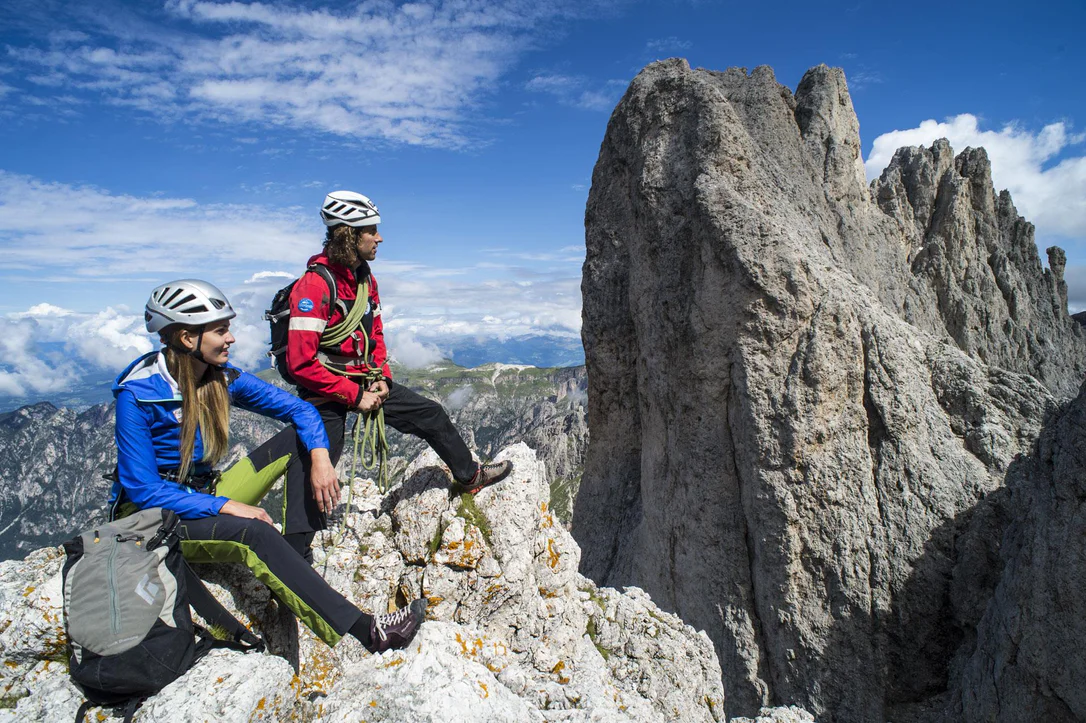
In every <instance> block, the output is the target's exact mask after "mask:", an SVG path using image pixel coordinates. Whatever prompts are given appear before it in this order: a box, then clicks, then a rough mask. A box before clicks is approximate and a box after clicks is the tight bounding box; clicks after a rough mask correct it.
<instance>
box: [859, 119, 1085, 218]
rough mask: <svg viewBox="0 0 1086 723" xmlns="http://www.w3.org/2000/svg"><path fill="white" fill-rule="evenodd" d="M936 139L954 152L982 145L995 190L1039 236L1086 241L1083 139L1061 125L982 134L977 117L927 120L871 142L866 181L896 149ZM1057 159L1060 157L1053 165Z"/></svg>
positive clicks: (1012, 126) (1009, 128)
mask: <svg viewBox="0 0 1086 723" xmlns="http://www.w3.org/2000/svg"><path fill="white" fill-rule="evenodd" d="M939 138H946V139H947V140H949V141H950V144H951V146H952V147H953V148H954V151H955V152H961V151H963V150H965V148H966V147H967V146H972V147H977V146H983V147H984V149H985V150H986V151H987V152H988V158H989V159H990V160H991V162H992V179H993V181H994V183H995V186H996V189H997V190H998V189H1004V188H1005V189H1007V190H1008V191H1010V192H1011V196H1012V197H1013V198H1014V202H1015V206H1016V207H1017V208H1018V212H1019V213H1020V214H1022V215H1023V216H1024V217H1025V218H1027V219H1028V220H1030V221H1032V222H1033V223H1034V224H1035V225H1036V226H1037V229H1038V232H1039V233H1041V234H1056V235H1061V236H1070V237H1079V238H1083V237H1086V156H1084V155H1083V154H1082V152H1081V151H1082V148H1081V146H1080V145H1079V144H1081V143H1082V142H1083V140H1084V138H1086V136H1084V135H1076V134H1072V133H1071V132H1070V128H1069V127H1068V126H1067V125H1066V124H1064V123H1052V124H1050V125H1047V126H1045V127H1044V128H1042V129H1041V130H1040V131H1038V132H1036V133H1032V132H1030V131H1028V130H1026V129H1024V128H1022V127H1020V126H1018V125H1016V124H1014V123H1011V124H1007V125H1005V126H1003V128H1002V129H1000V130H998V131H993V130H981V128H980V126H979V123H978V120H977V117H976V116H974V115H970V114H968V113H964V114H962V115H958V116H954V117H952V118H949V119H948V120H946V121H945V122H942V123H940V122H937V121H934V120H926V121H924V122H923V123H921V124H920V125H919V126H918V127H916V128H910V129H908V130H899V131H892V132H890V133H884V134H883V135H881V136H879V137H878V138H876V139H875V142H874V144H873V146H872V150H871V154H870V156H869V158H868V159H867V161H866V162H865V164H864V165H865V166H866V168H867V175H868V178H875V177H877V176H878V175H879V174H880V173H881V172H882V170H883V169H884V168H885V167H886V165H887V164H888V163H889V162H890V159H891V158H893V155H894V151H896V150H897V149H898V148H900V147H901V146H918V145H922V146H928V145H931V143H932V142H934V141H935V140H937V139H939ZM1076 151H1078V154H1077V155H1075V152H1076ZM1061 155H1063V156H1065V157H1064V158H1063V159H1062V160H1059V161H1058V162H1056V163H1054V164H1053V162H1054V161H1055V160H1056V159H1057V158H1058V157H1059V156H1061Z"/></svg>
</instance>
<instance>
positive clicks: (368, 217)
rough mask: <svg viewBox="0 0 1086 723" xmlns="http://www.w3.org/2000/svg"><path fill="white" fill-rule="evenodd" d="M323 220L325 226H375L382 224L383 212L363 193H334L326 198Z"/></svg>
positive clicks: (322, 212)
mask: <svg viewBox="0 0 1086 723" xmlns="http://www.w3.org/2000/svg"><path fill="white" fill-rule="evenodd" d="M321 218H323V219H324V225H325V226H338V225H340V224H341V223H345V224H347V225H348V226H374V225H376V224H379V223H381V212H380V211H378V210H377V206H375V205H374V203H373V201H371V200H369V199H368V198H366V197H365V196H363V195H362V194H361V193H355V192H354V191H332V192H331V193H329V194H328V195H327V196H325V197H324V205H322V206H321Z"/></svg>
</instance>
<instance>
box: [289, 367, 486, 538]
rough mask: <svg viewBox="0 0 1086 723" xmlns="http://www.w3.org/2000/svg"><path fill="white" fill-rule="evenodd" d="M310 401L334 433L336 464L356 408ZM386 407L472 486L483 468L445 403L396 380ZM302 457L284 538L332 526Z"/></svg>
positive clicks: (292, 470)
mask: <svg viewBox="0 0 1086 723" xmlns="http://www.w3.org/2000/svg"><path fill="white" fill-rule="evenodd" d="M303 398H304V397H303ZM308 401H310V402H313V403H314V404H316V405H317V410H318V411H320V414H321V419H323V420H324V429H325V431H326V432H327V433H328V454H329V455H330V456H331V458H332V464H336V463H338V462H339V457H340V454H341V453H342V452H343V439H344V435H345V432H346V423H347V413H348V412H349V411H350V410H349V409H348V407H347V405H345V404H340V403H338V402H332V401H327V400H320V399H313V398H309V399H308ZM383 406H384V410H385V424H387V425H388V426H390V427H392V428H393V429H395V430H396V431H397V432H401V433H402V434H410V435H413V436H415V437H420V438H422V439H423V440H425V441H426V443H427V444H429V445H430V448H431V449H433V450H434V451H435V452H437V456H438V457H440V458H441V461H442V462H444V463H445V464H447V465H449V469H450V470H451V471H452V474H453V479H455V480H456V481H457V482H468V481H470V480H471V478H472V477H474V476H475V472H476V471H477V470H478V469H479V465H478V463H476V461H475V460H474V459H473V458H472V456H471V450H469V449H468V445H467V444H465V443H464V439H463V437H461V436H460V432H458V431H457V430H456V427H454V426H453V423H452V421H451V420H450V419H449V415H448V414H447V413H446V412H445V409H444V408H443V407H442V406H441V405H440V404H438V403H437V402H435V401H433V400H430V399H427V398H426V397H424V396H422V395H421V394H417V393H415V392H413V391H411V390H410V389H408V388H407V387H405V386H403V385H400V384H397V383H396V382H388V399H386V400H385V403H384V405H383ZM284 431H286V430H284ZM299 444H300V443H299ZM298 458H299V459H300V460H301V464H300V465H296V464H292V465H290V467H288V468H287V481H286V494H287V504H286V508H287V511H286V523H285V527H284V529H283V532H284V534H292V533H306V532H313V531H315V530H323V529H324V528H325V527H326V525H327V521H326V519H325V516H324V514H323V513H322V512H321V511H320V510H319V509H318V508H317V502H316V500H315V499H313V490H312V488H310V486H309V454H308V452H305V451H304V450H302V449H300V450H299V453H298Z"/></svg>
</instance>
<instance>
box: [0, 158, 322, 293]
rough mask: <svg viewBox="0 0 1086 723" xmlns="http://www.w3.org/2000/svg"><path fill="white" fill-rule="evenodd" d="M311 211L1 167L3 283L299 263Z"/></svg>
mask: <svg viewBox="0 0 1086 723" xmlns="http://www.w3.org/2000/svg"><path fill="white" fill-rule="evenodd" d="M316 230H317V227H316V226H314V224H313V221H312V212H311V211H310V212H306V211H303V210H302V209H297V208H295V209H285V210H284V209H277V208H267V207H262V206H257V205H242V204H199V203H197V202H196V201H194V200H192V199H186V198H158V197H153V196H144V197H137V196H130V195H124V194H114V193H110V192H109V191H106V190H103V189H100V188H96V187H94V186H77V185H70V184H64V183H51V182H47V181H42V180H39V179H36V178H32V177H30V176H24V175H20V174H14V173H8V172H5V171H2V170H0V247H3V248H4V271H3V272H0V278H5V277H7V278H13V277H14V278H20V277H22V278H25V274H26V272H33V273H34V274H35V275H36V276H37V277H38V278H41V279H43V280H45V281H49V280H59V281H68V280H72V279H75V280H99V281H108V280H113V279H119V278H125V277H129V278H131V277H141V278H142V277H146V275H147V273H148V270H150V269H153V270H154V271H153V273H154V277H153V278H155V279H161V280H165V279H164V278H162V277H164V276H170V275H174V274H184V273H187V272H188V271H189V270H191V269H193V268H224V267H226V268H231V267H238V266H244V265H246V264H253V263H259V264H260V265H264V264H267V263H268V261H269V259H275V260H281V261H282V262H283V264H284V266H288V267H290V268H294V267H297V266H299V265H301V264H303V263H304V261H305V259H306V250H307V249H310V248H312V247H313V245H314V243H315V242H314V233H315V232H316Z"/></svg>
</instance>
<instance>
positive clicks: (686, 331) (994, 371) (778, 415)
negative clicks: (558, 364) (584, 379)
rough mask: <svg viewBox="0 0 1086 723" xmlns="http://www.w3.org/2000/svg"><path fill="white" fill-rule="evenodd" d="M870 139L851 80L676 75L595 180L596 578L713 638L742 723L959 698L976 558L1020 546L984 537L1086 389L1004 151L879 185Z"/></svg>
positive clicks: (651, 92) (946, 153)
mask: <svg viewBox="0 0 1086 723" xmlns="http://www.w3.org/2000/svg"><path fill="white" fill-rule="evenodd" d="M859 148H860V145H859V136H858V124H857V122H856V119H855V113H854V112H853V109H852V104H851V101H850V100H849V98H848V92H847V86H846V84H845V79H844V76H843V74H842V73H841V71H839V70H833V69H829V68H825V67H819V68H815V69H813V70H811V71H810V72H808V73H807V75H805V76H804V79H803V81H801V83H800V87H799V88H797V90H796V92H795V93H794V94H793V93H792V92H791V91H790V90H789V89H788V88H785V87H783V86H781V85H779V84H778V83H777V82H776V80H775V78H774V77H773V73H772V71H771V70H770V69H768V68H757V69H755V70H754V71H753V72H751V73H749V74H748V73H747V72H746V70H745V69H730V70H727V71H723V72H713V71H707V70H700V69H699V70H692V69H690V67H689V66H688V65H687V64H686V63H684V62H683V61H678V60H671V61H665V62H661V63H655V64H652V65H650V66H648V67H646V68H645V69H644V70H643V71H642V72H641V73H640V74H639V75H638V76H637V77H636V78H635V79H634V80H633V82H632V83H631V85H630V88H629V89H628V91H627V93H626V95H625V96H624V97H623V99H622V101H621V102H620V103H619V105H618V107H617V108H616V109H615V112H614V114H613V115H612V117H611V120H610V123H609V125H608V128H607V133H606V135H605V137H604V139H603V143H602V144H601V148H600V155H599V159H598V161H597V164H596V167H595V170H594V172H593V180H592V190H591V192H590V194H589V200H588V207H587V209H586V213H585V238H586V251H587V253H586V260H585V266H584V273H583V280H582V295H583V299H584V305H583V316H584V324H583V327H582V334H583V338H584V344H585V354H586V361H587V369H588V392H589V393H588V403H589V409H588V417H589V419H590V420H591V442H590V444H589V447H588V453H587V457H586V462H585V473H584V478H583V483H582V487H581V491H580V494H579V496H578V498H577V502H576V509H575V514H574V523H573V525H574V526H573V532H574V535H575V537H576V539H577V540H578V542H579V543H580V544H581V548H582V551H583V557H582V563H581V569H582V570H583V571H584V573H585V574H586V575H588V576H589V577H591V578H593V579H595V580H597V581H598V582H599V583H601V584H606V585H619V586H621V585H637V586H639V587H642V588H644V589H645V590H646V591H647V592H649V594H651V595H652V598H653V600H654V601H655V602H656V603H657V604H659V605H660V606H661V607H664V608H665V609H668V610H670V611H673V612H675V613H677V614H679V615H680V616H681V617H682V618H683V619H684V620H686V621H688V622H690V623H691V624H693V625H695V626H696V627H699V628H700V627H704V628H705V630H706V631H707V632H708V634H709V636H710V637H711V638H712V639H713V641H714V643H715V645H716V649H717V652H718V655H719V656H720V661H721V667H722V670H723V674H724V679H725V688H726V690H727V691H728V699H727V705H728V714H729V716H734V715H752V714H753V713H755V712H757V710H758V708H759V706H761V705H764V704H766V703H774V704H782V703H794V704H797V705H802V706H804V707H805V708H807V709H808V710H810V711H811V712H812V713H814V714H815V716H816V717H817V718H818V719H819V720H822V719H826V720H836V721H883V720H889V719H893V720H921V719H922V718H919V717H917V716H919V715H920V713H921V712H922V711H923V710H928V709H932V708H933V707H935V708H938V707H939V706H940V705H942V702H944V701H945V700H947V699H949V698H953V695H954V691H955V689H956V688H955V686H956V683H954V675H955V674H956V673H955V671H956V670H957V668H956V667H955V666H957V665H958V662H957V661H960V659H961V656H966V655H971V654H972V653H971V651H970V650H969V649H968V645H970V644H971V643H970V642H968V640H970V638H969V636H968V635H965V636H964V637H963V634H962V632H961V630H962V628H961V627H959V625H960V623H959V621H960V620H962V618H961V616H958V617H956V616H955V611H954V609H955V607H956V606H960V607H962V608H969V609H971V610H976V609H977V607H978V606H979V607H983V606H984V605H985V604H987V601H988V599H989V598H988V597H985V596H984V595H983V594H982V593H976V592H974V593H971V595H972V597H970V595H966V594H964V593H962V592H961V591H962V590H964V589H967V588H968V586H967V585H957V584H952V580H953V578H954V575H955V572H954V570H955V567H956V565H959V564H961V565H963V567H959V568H958V569H959V570H961V569H965V568H969V569H973V570H975V573H976V575H977V576H978V577H979V578H984V579H995V578H998V576H999V571H998V569H996V567H994V566H995V565H997V563H996V562H994V560H996V559H997V558H998V554H995V555H992V554H985V555H980V554H979V553H978V555H977V556H976V557H970V559H969V562H968V563H964V562H962V558H964V557H965V555H964V553H963V552H962V550H963V549H964V548H963V546H964V547H970V549H974V550H988V551H990V550H991V549H992V548H991V547H990V545H989V544H988V543H989V542H991V540H993V539H994V540H998V539H999V536H998V533H996V532H994V531H993V527H989V528H988V529H987V531H986V532H985V533H984V535H989V537H984V535H981V537H982V538H983V539H984V540H987V542H982V541H980V540H974V541H973V542H972V543H969V544H966V542H965V541H964V540H963V539H962V538H961V535H962V530H963V529H965V528H966V527H968V526H969V523H970V521H971V520H972V519H973V518H974V516H975V515H977V516H980V517H984V515H983V514H982V512H981V511H980V507H979V506H980V502H981V501H982V500H984V499H985V498H986V497H987V496H989V495H991V494H993V493H996V492H997V491H998V490H1000V489H1001V488H1002V487H1003V485H1004V484H1005V478H1006V476H1007V475H1008V471H1009V470H1010V468H1011V466H1012V464H1013V462H1014V460H1015V457H1016V455H1019V454H1029V453H1030V452H1031V451H1032V450H1033V445H1034V442H1035V441H1036V439H1037V436H1038V434H1039V431H1040V429H1041V427H1042V425H1043V423H1044V420H1045V418H1046V415H1048V414H1051V413H1052V412H1053V411H1054V410H1055V409H1056V408H1057V407H1058V405H1059V404H1060V403H1061V402H1063V401H1065V400H1067V399H1068V398H1069V397H1070V396H1071V395H1073V394H1075V393H1076V392H1077V390H1078V387H1079V384H1080V383H1081V380H1082V378H1083V375H1084V372H1086V337H1084V336H1083V333H1082V330H1081V329H1080V328H1079V327H1078V325H1077V324H1075V323H1074V322H1073V321H1072V320H1071V319H1070V317H1069V316H1068V315H1067V311H1066V304H1065V296H1064V293H1065V292H1063V291H1061V286H1060V269H1059V267H1060V264H1059V263H1058V259H1059V256H1058V254H1056V253H1052V254H1050V257H1051V258H1053V259H1056V261H1057V262H1056V263H1053V264H1052V270H1051V271H1045V269H1044V268H1043V266H1042V265H1041V262H1040V258H1039V256H1038V253H1037V249H1036V246H1035V243H1034V237H1033V227H1032V225H1031V224H1029V223H1028V222H1027V221H1025V220H1024V219H1022V218H1021V217H1020V216H1018V214H1017V211H1016V210H1015V208H1014V206H1013V203H1012V202H1011V199H1010V196H1009V195H1008V194H1006V193H1005V192H1004V193H1001V194H999V195H998V196H996V195H995V192H994V189H993V186H992V182H991V172H990V171H991V169H990V165H989V162H988V159H987V155H986V154H985V153H984V151H983V150H982V149H966V150H965V151H963V152H962V153H961V154H959V155H958V156H957V157H955V156H954V154H953V151H952V149H951V148H950V146H949V144H948V143H946V142H945V141H939V142H936V143H935V144H933V145H932V146H931V147H930V148H927V149H923V148H914V149H902V150H901V151H899V152H898V154H897V155H896V156H895V158H894V160H893V162H892V163H891V164H890V166H889V167H888V168H887V169H886V171H885V172H884V173H883V174H882V176H881V177H880V178H879V179H878V180H877V181H875V182H874V183H873V184H872V185H871V186H870V188H869V189H864V188H863V185H864V184H863V175H862V168H861V166H860V157H859ZM985 519H987V518H985ZM980 527H981V528H984V526H983V525H980ZM978 534H980V533H978ZM984 561H988V562H987V563H984ZM982 563H984V564H988V567H987V568H985V567H984V564H982ZM952 591H955V592H952ZM978 596H979V597H983V601H982V602H977V601H976V600H974V599H973V597H978ZM966 598H969V599H968V600H967V599H966ZM970 619H971V620H973V623H975V622H976V621H975V618H970ZM973 623H964V625H966V627H968V625H970V624H973ZM959 644H961V646H962V647H961V649H959ZM950 719H953V716H952V715H951V718H947V720H950ZM936 720H939V719H938V718H937V719H936Z"/></svg>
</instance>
